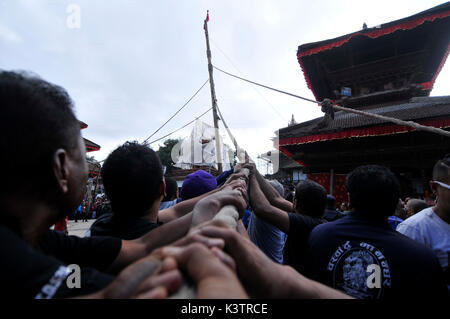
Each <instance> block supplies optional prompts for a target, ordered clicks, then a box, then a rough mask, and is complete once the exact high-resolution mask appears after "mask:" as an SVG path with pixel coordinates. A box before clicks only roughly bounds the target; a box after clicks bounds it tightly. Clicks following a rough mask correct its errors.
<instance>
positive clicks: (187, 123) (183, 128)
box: [144, 107, 212, 145]
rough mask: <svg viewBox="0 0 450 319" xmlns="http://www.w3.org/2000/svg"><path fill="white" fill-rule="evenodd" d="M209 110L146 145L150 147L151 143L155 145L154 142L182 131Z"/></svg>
mask: <svg viewBox="0 0 450 319" xmlns="http://www.w3.org/2000/svg"><path fill="white" fill-rule="evenodd" d="M211 110H212V107H211V108H209V109H207V110H206V111H205V112H204V113H202V114H201V115H199V116H197V117H196V118H195V119H193V120H192V121H190V122H189V123H186V124H185V125H183V126H182V127H180V128H178V129H176V130H175V131H172V132H170V133H169V134H166V135H164V136H163V137H160V138H158V139H156V140H154V141H152V142H150V143H148V145H151V144H153V143H155V142H158V141H160V140H162V139H164V138H166V137H167V136H169V135H172V134H173V133H176V132H178V131H179V130H181V129H184V128H185V127H186V126H188V125H189V124H191V123H193V122H195V121H196V120H198V119H199V118H201V117H202V116H203V115H205V114H206V113H208V112H209V111H211ZM144 143H145V141H144Z"/></svg>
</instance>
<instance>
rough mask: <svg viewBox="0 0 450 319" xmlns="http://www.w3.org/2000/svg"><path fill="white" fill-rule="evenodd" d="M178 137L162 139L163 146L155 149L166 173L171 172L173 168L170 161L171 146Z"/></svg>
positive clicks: (175, 142) (176, 141)
mask: <svg viewBox="0 0 450 319" xmlns="http://www.w3.org/2000/svg"><path fill="white" fill-rule="evenodd" d="M179 141H180V140H179V139H176V140H175V139H167V140H165V141H164V146H160V147H159V149H158V150H157V151H156V153H157V154H158V156H159V158H160V159H161V163H162V164H163V165H164V166H166V173H171V172H172V170H173V168H174V166H173V165H174V164H175V163H174V162H173V161H172V156H171V152H172V148H173V147H174V146H175V145H176V144H177V143H178V142H179Z"/></svg>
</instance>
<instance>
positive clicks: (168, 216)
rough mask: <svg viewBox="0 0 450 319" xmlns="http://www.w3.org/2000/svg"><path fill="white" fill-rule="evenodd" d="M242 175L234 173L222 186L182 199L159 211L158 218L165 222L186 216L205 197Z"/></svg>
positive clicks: (234, 181)
mask: <svg viewBox="0 0 450 319" xmlns="http://www.w3.org/2000/svg"><path fill="white" fill-rule="evenodd" d="M240 177H242V174H239V173H238V174H232V175H231V176H230V178H229V179H228V180H227V182H226V183H225V184H224V185H223V186H221V187H218V188H216V189H214V190H212V191H210V192H208V193H205V194H203V195H200V196H197V197H194V198H191V199H188V200H185V201H182V202H180V203H178V204H176V205H174V206H172V207H169V208H166V209H163V210H161V211H160V212H159V214H158V219H159V221H161V222H163V223H168V222H170V221H173V220H175V219H177V218H180V217H181V216H184V215H186V214H188V213H190V212H191V211H192V210H193V209H194V206H195V205H196V204H197V203H198V202H199V201H200V200H201V199H203V198H205V197H207V196H209V195H212V194H214V193H216V192H219V191H221V190H223V189H224V188H225V187H230V186H233V185H235V184H236V182H237V180H238V179H239V178H240Z"/></svg>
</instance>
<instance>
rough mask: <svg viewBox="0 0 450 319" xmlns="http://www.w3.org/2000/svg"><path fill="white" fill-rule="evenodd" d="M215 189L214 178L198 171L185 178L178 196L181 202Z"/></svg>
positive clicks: (215, 182) (202, 171)
mask: <svg viewBox="0 0 450 319" xmlns="http://www.w3.org/2000/svg"><path fill="white" fill-rule="evenodd" d="M216 188H217V181H216V179H215V177H214V176H212V175H211V174H209V173H208V172H205V171H204V170H201V169H200V170H198V171H196V172H194V173H191V174H189V175H187V176H186V178H185V180H184V182H183V186H182V187H181V194H180V196H181V199H182V200H188V199H191V198H194V197H197V196H200V195H203V194H205V193H208V192H210V191H212V190H213V189H216Z"/></svg>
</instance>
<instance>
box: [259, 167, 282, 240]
mask: <svg viewBox="0 0 450 319" xmlns="http://www.w3.org/2000/svg"><path fill="white" fill-rule="evenodd" d="M250 204H251V205H252V208H253V212H254V213H255V215H256V216H258V217H259V218H261V219H263V220H265V221H266V222H268V223H269V224H272V225H273V226H275V227H277V228H278V229H280V230H281V231H282V232H284V233H289V215H288V213H287V212H285V211H284V210H281V209H279V208H277V207H274V206H272V205H271V204H270V202H269V201H268V200H267V198H266V196H264V193H263V192H262V190H261V188H260V186H259V183H258V181H257V177H256V176H255V174H253V175H252V176H251V177H250Z"/></svg>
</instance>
